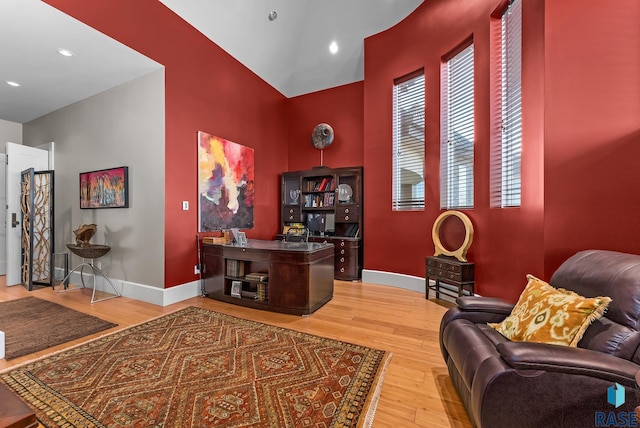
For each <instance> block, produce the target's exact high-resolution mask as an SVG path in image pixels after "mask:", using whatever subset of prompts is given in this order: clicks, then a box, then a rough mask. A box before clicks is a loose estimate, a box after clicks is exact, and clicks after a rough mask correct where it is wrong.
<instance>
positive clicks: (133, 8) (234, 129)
mask: <svg viewBox="0 0 640 428" xmlns="http://www.w3.org/2000/svg"><path fill="white" fill-rule="evenodd" d="M47 3H49V4H51V5H52V6H54V7H56V8H58V9H60V10H62V11H63V12H65V13H67V14H68V15H71V16H73V17H75V18H76V19H78V20H80V21H82V22H85V23H86V24H88V25H90V26H92V27H93V28H95V29H97V30H99V31H101V32H103V33H105V34H107V35H109V36H110V37H112V38H114V39H116V40H118V41H120V42H122V43H124V44H126V45H128V46H129V47H131V48H133V49H135V50H137V51H138V52H140V53H142V54H144V55H146V56H148V57H149V58H151V59H153V60H155V61H157V62H159V63H161V64H163V65H164V66H165V97H166V98H165V100H166V101H165V103H166V104H165V109H166V147H165V150H166V153H165V174H166V175H165V195H164V197H165V230H164V236H165V287H171V286H174V285H179V284H184V283H187V282H190V281H194V280H196V279H197V277H196V276H195V275H194V274H193V266H194V265H195V264H196V263H197V251H196V245H195V234H196V231H197V230H198V218H197V210H190V211H186V212H185V211H182V208H181V207H182V202H181V201H183V200H187V201H189V202H190V205H191V206H193V207H196V206H197V172H196V171H197V157H198V155H197V132H198V131H205V132H208V133H210V134H213V135H217V136H220V137H222V138H225V139H228V140H231V141H234V142H236V143H239V144H242V145H245V146H248V147H252V148H253V149H254V150H255V171H256V176H255V182H256V187H255V189H256V197H255V227H254V229H252V230H249V231H247V235H248V236H249V237H252V238H261V239H272V238H273V237H274V235H275V233H276V232H277V230H278V228H279V213H278V210H277V209H274V207H276V206H277V205H276V204H275V201H278V200H279V199H280V187H279V178H278V177H279V174H280V172H281V171H284V170H286V169H287V158H286V154H285V153H283V151H282V150H278V147H284V144H283V135H286V128H285V123H286V122H285V114H284V111H285V110H284V109H285V101H286V99H285V97H284V96H283V95H281V94H280V93H279V92H277V91H276V90H275V89H273V88H272V87H271V86H269V85H268V84H267V83H265V82H264V81H263V80H262V79H260V78H258V77H257V76H256V75H255V74H254V73H252V72H251V71H250V70H248V69H247V68H246V67H244V66H243V65H241V64H240V63H239V62H238V61H237V60H235V59H234V58H232V57H231V56H229V55H228V54H227V53H226V52H224V51H223V50H222V49H220V48H219V47H218V46H217V45H215V44H214V43H211V42H210V41H209V40H208V39H207V38H205V37H204V36H203V35H202V34H201V33H199V32H198V31H196V30H195V29H194V28H193V27H191V26H190V25H188V24H187V23H185V22H184V21H183V20H182V19H180V18H179V17H177V16H176V15H175V14H174V13H173V12H172V11H170V10H169V9H168V8H166V7H165V6H164V5H163V4H162V3H160V2H159V1H156V0H136V1H130V0H92V1H90V2H86V1H74V0H47Z"/></svg>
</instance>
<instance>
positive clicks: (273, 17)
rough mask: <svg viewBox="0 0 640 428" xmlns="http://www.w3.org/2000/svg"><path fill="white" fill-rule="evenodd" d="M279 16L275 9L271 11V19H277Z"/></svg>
mask: <svg viewBox="0 0 640 428" xmlns="http://www.w3.org/2000/svg"><path fill="white" fill-rule="evenodd" d="M277 17H278V12H276V11H275V10H272V11H271V12H269V21H275V20H276V18H277Z"/></svg>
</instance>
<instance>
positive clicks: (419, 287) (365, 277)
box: [362, 269, 478, 303]
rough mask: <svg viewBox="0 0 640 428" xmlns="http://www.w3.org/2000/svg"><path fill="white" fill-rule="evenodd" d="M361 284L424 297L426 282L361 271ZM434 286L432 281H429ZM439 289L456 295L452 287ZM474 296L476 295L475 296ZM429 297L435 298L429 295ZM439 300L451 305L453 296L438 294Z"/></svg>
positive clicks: (412, 278) (390, 273) (382, 272)
mask: <svg viewBox="0 0 640 428" xmlns="http://www.w3.org/2000/svg"><path fill="white" fill-rule="evenodd" d="M362 282H369V283H371V284H379V285H389V286H392V287H398V288H404V289H407V290H412V291H418V292H420V293H422V294H425V295H426V291H425V288H426V282H425V279H424V278H422V277H419V276H412V275H405V274H402V273H395V272H384V271H379V270H367V269H364V270H363V271H362ZM431 283H432V284H434V281H431ZM440 288H443V289H446V290H448V291H450V292H451V293H457V291H458V289H457V288H456V287H454V286H453V285H449V284H444V283H442V282H441V283H440ZM475 295H476V296H477V295H478V294H475ZM430 297H435V296H434V294H433V293H431V296H430ZM440 299H441V300H446V301H448V302H451V303H455V301H456V298H455V296H450V295H447V294H444V293H441V294H440Z"/></svg>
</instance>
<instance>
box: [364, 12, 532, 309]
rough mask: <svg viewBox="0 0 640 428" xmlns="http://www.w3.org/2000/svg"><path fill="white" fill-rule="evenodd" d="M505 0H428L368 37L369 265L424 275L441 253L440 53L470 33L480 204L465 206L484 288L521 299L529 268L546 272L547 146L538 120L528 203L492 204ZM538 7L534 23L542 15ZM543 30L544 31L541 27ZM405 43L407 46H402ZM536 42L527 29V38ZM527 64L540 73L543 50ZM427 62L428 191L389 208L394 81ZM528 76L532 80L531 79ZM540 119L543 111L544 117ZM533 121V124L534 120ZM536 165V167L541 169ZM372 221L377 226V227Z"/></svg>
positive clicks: (528, 170) (528, 169) (527, 163)
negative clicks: (499, 13)
mask: <svg viewBox="0 0 640 428" xmlns="http://www.w3.org/2000/svg"><path fill="white" fill-rule="evenodd" d="M500 3H501V2H500V1H499V0H492V1H488V0H487V1H476V2H469V1H465V0H434V1H429V2H425V3H424V4H423V5H422V6H420V7H419V8H418V9H417V10H416V11H415V12H414V13H413V14H412V15H410V16H409V17H408V18H407V19H405V20H404V21H402V22H401V23H400V24H398V25H397V26H395V27H394V28H392V29H390V30H388V31H386V32H383V33H380V34H378V35H375V36H373V37H370V38H369V39H367V40H366V42H365V76H366V79H365V141H366V144H367V150H366V151H365V157H364V165H365V169H366V170H367V172H368V173H369V174H368V175H367V176H366V179H365V197H366V206H365V208H366V212H367V216H366V217H365V228H366V230H367V242H366V245H365V254H366V258H365V260H366V268H367V269H375V270H382V271H390V272H402V273H406V274H411V275H416V276H421V277H424V274H425V272H424V269H425V256H427V255H431V254H433V251H434V246H433V241H432V239H431V227H432V225H433V222H434V220H435V219H436V217H437V216H438V215H439V214H440V213H441V212H442V210H441V209H440V203H439V200H440V188H439V182H440V175H439V170H440V164H439V163H440V67H441V64H442V58H443V57H445V56H446V55H447V54H448V53H449V52H450V51H451V50H452V49H454V48H455V47H456V46H458V45H459V44H460V43H462V42H463V41H464V40H466V39H468V38H469V37H472V38H473V43H474V56H475V82H474V84H475V161H474V165H475V166H474V168H475V187H474V193H475V205H474V208H473V209H471V210H465V213H466V214H467V215H468V216H469V217H470V218H471V221H472V222H473V224H474V229H475V235H474V242H473V244H472V246H471V249H470V251H469V254H468V258H469V260H471V261H473V262H475V263H476V281H477V288H476V291H477V292H478V293H480V294H483V295H494V296H501V297H504V298H506V299H508V300H515V299H516V298H517V296H518V295H519V293H520V291H521V290H522V288H523V287H524V284H525V275H526V274H527V273H534V274H538V275H542V274H543V273H544V272H543V258H542V248H543V245H542V244H543V241H542V209H541V200H542V197H541V192H542V185H541V184H540V183H539V182H541V181H542V174H540V173H539V172H540V171H541V170H542V164H541V162H542V156H541V151H540V150H539V149H538V148H533V147H532V146H533V145H538V144H539V141H540V139H539V138H533V137H539V135H536V131H535V130H536V128H537V127H539V126H540V124H539V122H538V123H535V124H531V123H529V124H525V125H524V126H525V130H524V131H523V133H524V134H525V135H526V134H527V133H529V134H530V135H531V136H532V138H527V139H526V141H525V142H524V143H523V145H524V146H525V147H524V148H523V151H529V152H530V153H531V156H528V157H524V158H523V159H524V160H523V174H524V175H525V176H529V177H530V178H529V180H530V181H531V187H529V186H530V184H529V183H527V184H526V185H525V190H524V194H523V202H522V207H521V208H516V209H494V208H491V207H490V205H489V179H490V177H489V159H490V136H491V118H492V110H491V106H492V105H493V104H492V103H491V100H492V99H491V96H490V94H491V85H490V77H491V74H490V66H491V63H490V53H491V50H490V46H491V28H492V25H491V24H492V18H491V14H492V13H493V11H494V10H495V9H496V8H497V7H498V5H499V4H500ZM532 4H533V2H531V1H529V2H527V5H528V6H527V10H528V9H529V8H530V7H531V6H530V5H532ZM541 19H542V15H540V14H537V15H536V14H534V15H532V16H531V17H530V19H529V21H528V24H527V25H534V26H535V25H538V26H539V25H540V24H539V23H540V20H541ZM537 34H540V33H537ZM400 43H405V44H406V46H403V47H400ZM529 44H530V41H529V39H528V38H527V36H525V41H524V45H525V47H527V46H528V45H529ZM525 58H526V61H528V63H529V64H528V65H529V69H528V70H529V71H528V73H533V72H534V70H535V72H536V73H537V74H541V73H542V62H541V59H540V58H541V55H540V51H539V50H536V49H532V50H530V51H527V52H526V53H525ZM420 68H424V72H425V79H426V84H425V86H426V87H425V97H426V98H425V102H426V113H425V117H426V119H425V120H426V141H425V184H426V185H425V199H426V208H425V210H424V211H418V212H393V211H392V210H391V203H390V201H391V180H390V179H389V177H390V176H391V168H392V165H391V156H392V153H391V152H392V150H391V147H392V146H391V144H392V141H391V140H392V128H391V125H392V124H391V120H390V118H391V115H392V87H393V81H394V79H395V78H398V77H401V76H403V75H406V74H409V73H411V72H413V71H414V70H417V69H420ZM527 79H528V80H527ZM538 81H539V79H537V80H536V78H535V76H529V75H527V76H525V82H524V83H523V92H529V93H532V94H534V95H535V94H536V90H537V89H539V82H538ZM529 100H530V101H529V104H527V105H525V106H523V109H524V110H525V111H527V110H531V111H533V112H535V111H540V110H541V102H542V99H541V96H540V94H538V95H537V96H532V98H529ZM538 119H539V118H538ZM532 125H533V126H532ZM533 171H536V172H535V173H534V172H533ZM372 231H373V232H372Z"/></svg>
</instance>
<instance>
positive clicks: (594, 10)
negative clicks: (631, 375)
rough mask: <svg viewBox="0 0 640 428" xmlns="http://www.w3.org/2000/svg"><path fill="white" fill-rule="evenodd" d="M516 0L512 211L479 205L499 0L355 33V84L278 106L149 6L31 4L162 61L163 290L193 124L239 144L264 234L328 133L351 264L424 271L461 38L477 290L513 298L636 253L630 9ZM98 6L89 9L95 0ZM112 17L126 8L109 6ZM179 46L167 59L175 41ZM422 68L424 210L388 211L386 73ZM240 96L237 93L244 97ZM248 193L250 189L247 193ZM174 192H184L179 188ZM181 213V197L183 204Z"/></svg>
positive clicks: (174, 265)
mask: <svg viewBox="0 0 640 428" xmlns="http://www.w3.org/2000/svg"><path fill="white" fill-rule="evenodd" d="M621 1H622V4H620V2H618V3H616V7H615V8H614V7H611V3H610V2H608V1H606V0H593V1H589V2H584V1H581V0H563V1H561V2H559V1H557V0H525V1H524V3H523V9H524V11H523V21H524V22H523V27H524V29H523V83H522V86H523V87H522V94H523V148H522V153H523V155H522V158H523V163H522V180H523V188H522V206H521V207H520V208H510V209H496V208H491V207H490V205H489V157H490V140H491V132H492V131H491V129H492V128H491V118H492V115H493V114H495V110H492V106H494V105H495V104H494V103H492V97H491V80H490V77H491V72H490V71H491V65H492V62H491V52H492V50H491V49H490V46H491V40H492V39H491V28H492V18H491V15H492V13H493V12H494V10H495V9H496V8H497V7H498V6H499V5H500V4H501V3H503V1H502V0H477V1H473V2H470V1H468V0H429V1H426V2H424V3H423V4H422V5H421V6H420V7H419V8H418V9H416V11H415V12H414V13H412V14H411V15H410V16H409V17H408V18H407V19H405V20H404V21H402V22H401V23H399V24H398V25H396V26H395V27H393V28H391V29H389V30H387V31H385V32H383V33H380V34H378V35H375V36H373V37H370V38H368V39H367V40H366V41H365V80H364V82H358V83H354V84H350V85H345V86H340V87H337V88H332V89H328V90H325V91H320V92H316V93H313V94H308V95H304V96H300V97H295V98H292V99H289V100H286V99H284V97H282V96H281V95H280V94H279V93H277V92H276V91H275V90H273V89H272V88H271V87H269V86H268V85H267V84H265V83H264V82H262V81H261V80H260V79H259V78H257V77H256V76H255V75H253V73H251V72H250V71H249V70H247V69H246V68H244V67H243V66H242V65H240V64H239V63H237V61H235V60H233V59H232V58H230V57H229V56H228V55H227V54H226V53H225V52H223V51H222V50H221V49H219V48H218V47H217V46H216V45H214V44H213V43H210V42H209V41H208V40H206V39H205V38H204V37H203V36H202V35H200V34H199V33H197V32H196V31H195V30H193V29H192V28H190V27H189V26H187V25H185V24H184V23H183V22H182V21H181V20H179V19H176V17H175V16H174V15H173V13H172V12H170V11H169V10H168V9H166V8H165V7H164V6H163V5H161V4H160V3H159V2H156V1H153V0H137V1H135V2H132V1H127V0H94V1H92V2H90V4H89V2H78V1H73V0H47V2H48V3H50V4H52V5H54V6H56V7H58V8H60V9H62V10H63V11H65V12H67V13H69V14H70V15H72V16H75V17H76V18H78V19H80V20H82V21H84V22H86V23H88V24H90V25H91V26H93V27H95V28H97V29H99V30H101V31H103V32H104V33H106V34H108V35H110V36H112V37H114V38H116V39H118V40H120V41H122V42H123V43H126V44H128V45H129V46H131V47H133V48H134V49H136V50H138V51H140V52H141V53H143V54H145V55H147V56H149V57H150V58H153V59H155V60H156V61H158V62H160V63H162V64H164V65H165V67H166V109H167V119H166V123H167V125H166V126H167V142H166V145H167V147H166V150H167V153H166V159H167V161H166V162H167V163H166V177H167V179H166V189H167V191H166V195H165V197H166V201H167V202H166V230H165V237H166V243H165V245H166V249H165V252H166V268H165V269H166V286H172V285H176V284H181V283H184V282H188V281H191V280H194V279H195V277H194V276H193V274H192V272H191V269H192V268H191V266H192V265H193V264H195V262H196V260H195V248H194V244H193V235H194V231H195V230H197V216H196V213H195V212H194V211H190V214H189V215H188V216H185V214H184V212H183V211H181V210H180V201H182V200H184V199H191V202H192V203H195V194H196V177H195V173H187V174H185V172H184V171H193V170H194V165H196V158H197V154H196V144H195V136H196V132H197V131H198V130H203V131H207V132H210V133H213V134H217V135H220V136H221V137H224V138H227V139H230V140H232V141H236V142H238V143H241V144H245V145H248V146H250V147H254V148H255V150H256V174H257V177H256V182H257V183H258V186H261V187H260V189H258V192H257V194H258V196H257V198H256V199H257V206H256V228H255V229H254V230H252V231H250V232H249V234H250V236H252V237H257V238H264V239H270V238H272V237H273V235H274V233H275V232H276V231H277V229H278V227H279V223H278V215H279V213H278V210H277V209H275V208H274V206H275V202H274V201H278V200H279V174H280V172H282V171H285V170H298V169H307V168H311V167H313V166H317V165H320V153H319V152H318V150H316V149H315V148H313V147H312V146H311V144H310V135H311V132H312V130H313V128H314V127H315V125H317V124H318V123H321V122H326V123H329V124H330V125H332V126H333V128H334V130H335V133H336V137H335V141H334V143H333V144H332V145H331V146H330V147H328V148H327V149H325V150H324V162H323V163H324V165H327V166H331V167H339V166H350V165H363V166H364V168H365V213H366V214H365V227H366V230H367V233H366V242H365V268H366V269H373V270H381V271H388V272H398V273H404V274H410V275H416V276H420V277H424V258H425V256H427V255H430V254H432V253H433V242H432V240H431V225H432V224H433V221H434V220H435V218H436V217H437V216H438V215H439V213H440V212H441V210H440V208H439V196H440V192H439V184H438V183H439V141H440V113H439V112H440V65H441V59H442V57H443V56H444V55H446V54H447V53H448V52H449V51H450V50H451V49H453V48H454V47H455V46H457V45H458V44H459V43H460V42H462V41H463V40H465V39H467V38H468V37H470V36H472V37H473V40H474V44H475V90H476V93H475V114H476V118H475V134H476V135H475V137H476V142H475V189H474V190H475V207H474V209H472V210H466V211H465V212H466V213H467V214H468V215H469V217H470V218H471V220H472V222H473V223H474V226H475V237H474V243H473V245H472V247H471V250H470V253H469V258H470V260H472V261H474V262H475V263H476V279H477V292H478V293H480V294H483V295H488V296H499V297H503V298H506V299H507V300H511V301H515V299H517V297H518V295H519V293H520V291H521V290H522V288H523V287H524V285H525V275H526V274H527V273H532V274H535V275H539V276H541V277H543V278H545V279H548V278H549V277H550V275H551V274H552V273H553V271H554V270H555V269H556V268H557V266H558V265H559V264H560V263H561V262H562V261H563V260H564V259H566V258H567V257H568V256H569V255H571V254H572V253H574V252H576V251H579V250H582V249H585V248H605V249H612V250H620V251H628V252H633V253H640V242H638V240H637V239H634V238H635V237H636V236H638V235H640V222H638V221H636V220H635V215H634V214H635V212H636V211H638V209H639V208H640V192H639V191H638V190H637V187H638V183H640V168H637V167H636V165H635V164H636V159H638V157H639V156H638V155H640V77H639V76H640V56H638V55H637V52H638V50H639V49H640V26H638V25H637V23H638V22H640V2H637V0H621ZM96 4H98V5H99V6H96ZM122 10H125V11H126V13H125V14H122V13H121V12H122ZM178 48H181V49H186V51H185V52H184V53H179V49H178ZM420 68H424V70H425V74H426V106H427V111H426V143H425V151H426V158H425V162H426V187H425V188H426V201H427V202H426V205H427V207H426V209H425V210H424V211H420V212H392V211H391V179H390V177H391V156H392V155H391V138H392V133H391V114H392V87H393V80H394V79H395V78H397V77H400V76H403V75H405V74H407V73H410V72H412V71H414V70H417V69H420ZM247 100H251V101H250V102H247ZM262 186H264V187H262ZM185 195H186V196H185ZM194 206H195V205H194Z"/></svg>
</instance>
